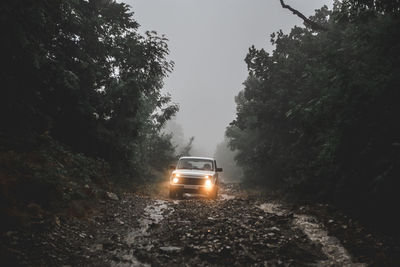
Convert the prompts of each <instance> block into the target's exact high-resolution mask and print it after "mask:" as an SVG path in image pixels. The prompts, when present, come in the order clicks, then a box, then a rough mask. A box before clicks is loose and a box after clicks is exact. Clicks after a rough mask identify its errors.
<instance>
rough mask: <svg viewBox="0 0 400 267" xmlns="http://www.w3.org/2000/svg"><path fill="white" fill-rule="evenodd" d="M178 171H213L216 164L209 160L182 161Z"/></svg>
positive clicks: (179, 163)
mask: <svg viewBox="0 0 400 267" xmlns="http://www.w3.org/2000/svg"><path fill="white" fill-rule="evenodd" d="M177 169H189V170H203V171H213V170H214V164H213V161H212V160H207V159H180V160H179V162H178V166H177Z"/></svg>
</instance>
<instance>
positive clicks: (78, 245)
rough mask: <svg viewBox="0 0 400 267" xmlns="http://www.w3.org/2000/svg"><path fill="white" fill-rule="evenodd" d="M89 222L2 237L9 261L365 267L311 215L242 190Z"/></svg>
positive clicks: (129, 199) (139, 204) (137, 206)
mask: <svg viewBox="0 0 400 267" xmlns="http://www.w3.org/2000/svg"><path fill="white" fill-rule="evenodd" d="M102 205H103V206H102V207H101V210H102V211H101V212H100V213H99V214H98V215H97V216H94V217H93V218H90V219H89V220H84V221H82V220H71V219H62V218H61V221H58V222H57V223H56V224H54V226H51V227H50V226H48V227H45V226H43V228H41V227H37V229H35V230H34V231H32V230H33V229H31V231H21V232H8V233H6V235H5V236H3V237H2V240H3V241H7V242H9V243H8V245H7V246H3V251H4V249H5V251H6V254H7V255H8V256H7V257H8V260H9V262H10V263H13V264H18V265H31V266H37V265H43V266H63V265H71V266H87V265H89V266H184V265H189V266H221V265H236V266H237V265H240V266H242V265H246V266H363V264H360V263H355V262H354V261H353V259H352V257H351V256H350V254H349V253H348V252H347V251H346V249H345V248H344V247H343V246H342V245H341V244H340V242H339V241H338V240H337V239H336V238H334V237H330V236H328V234H327V232H326V230H325V228H324V226H323V225H322V224H320V223H319V222H318V220H317V219H316V218H314V217H312V216H306V215H301V214H296V213H292V212H290V211H288V210H285V209H284V208H282V207H281V206H279V205H277V204H274V203H270V202H267V201H266V200H265V199H261V198H257V197H249V196H247V195H246V194H243V192H240V191H239V190H238V189H237V188H236V187H235V186H233V185H228V186H225V187H224V188H222V190H221V194H220V196H219V198H218V200H216V201H213V200H208V199H205V198H203V197H200V196H193V195H185V196H184V198H183V199H182V200H170V199H167V198H163V197H152V198H150V197H141V196H136V195H124V196H122V197H121V199H120V200H118V201H107V202H104V203H102Z"/></svg>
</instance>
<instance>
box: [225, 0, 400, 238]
mask: <svg viewBox="0 0 400 267" xmlns="http://www.w3.org/2000/svg"><path fill="white" fill-rule="evenodd" d="M310 22H312V23H310ZM316 25H317V26H318V27H316ZM399 40H400V2H399V1H385V0H375V1H373V0H371V1H357V0H346V1H336V2H335V4H334V7H333V9H332V10H328V8H327V7H323V8H321V9H319V10H317V11H316V13H315V15H314V16H312V17H310V21H305V27H294V28H293V29H292V30H291V31H290V33H287V34H285V33H283V32H282V31H278V32H276V33H273V34H272V35H271V42H272V44H273V45H275V49H274V50H273V52H272V53H267V52H266V51H265V50H264V49H256V48H255V47H251V48H250V49H249V52H248V54H247V56H246V59H245V62H246V63H247V67H248V78H247V80H246V81H245V82H244V89H243V90H242V91H241V92H240V93H239V94H238V95H237V97H236V99H235V100H236V104H237V117H236V119H235V120H234V121H233V122H232V123H231V124H230V126H229V127H228V128H227V130H226V135H227V136H228V138H229V144H230V146H231V148H232V149H235V150H238V154H237V156H236V160H237V163H238V164H239V165H240V166H241V167H242V168H243V169H244V173H245V175H244V177H245V179H246V181H247V182H248V183H253V184H257V185H262V186H264V187H265V188H268V189H270V190H273V191H276V192H282V193H284V194H285V195H286V196H287V197H288V198H289V199H293V200H308V201H328V202H331V203H334V204H336V205H339V206H340V207H342V208H344V209H345V210H347V211H348V212H351V213H353V214H356V215H358V216H361V218H364V219H366V220H365V221H367V222H372V223H376V222H379V223H381V224H383V225H385V226H392V227H391V229H393V228H397V226H398V225H399V223H400V221H398V219H395V217H398V216H394V213H396V209H397V204H398V203H399V202H400V198H399V196H400V194H399V192H398V191H399V188H400V180H399V177H400V124H399V114H400V105H399V103H398V102H399V99H400V91H399V85H400V75H399V73H400V43H399ZM397 230H398V229H397Z"/></svg>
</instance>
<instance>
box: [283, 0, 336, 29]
mask: <svg viewBox="0 0 400 267" xmlns="http://www.w3.org/2000/svg"><path fill="white" fill-rule="evenodd" d="M279 1H280V2H281V6H282V7H283V8H286V9H289V10H290V11H292V13H293V14H294V15H296V16H298V17H299V18H301V19H302V20H303V21H304V22H305V23H306V24H308V25H310V27H311V28H312V29H313V30H316V31H327V30H328V28H326V27H324V26H322V25H321V24H318V23H316V22H315V21H312V20H310V19H309V18H307V17H306V16H304V15H303V14H302V13H301V12H300V11H298V10H296V9H294V8H293V7H291V6H289V5H287V4H285V3H284V2H283V0H279Z"/></svg>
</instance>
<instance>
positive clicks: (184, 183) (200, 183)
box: [169, 157, 222, 199]
mask: <svg viewBox="0 0 400 267" xmlns="http://www.w3.org/2000/svg"><path fill="white" fill-rule="evenodd" d="M171 169H173V171H172V174H171V177H170V183H169V196H170V197H171V198H176V197H179V198H181V197H182V195H183V193H197V194H206V195H208V196H209V197H210V198H212V199H216V198H217V195H218V185H219V180H218V172H222V168H218V167H217V162H216V161H215V159H213V158H205V157H181V158H180V159H179V161H178V164H177V165H176V166H171Z"/></svg>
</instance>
